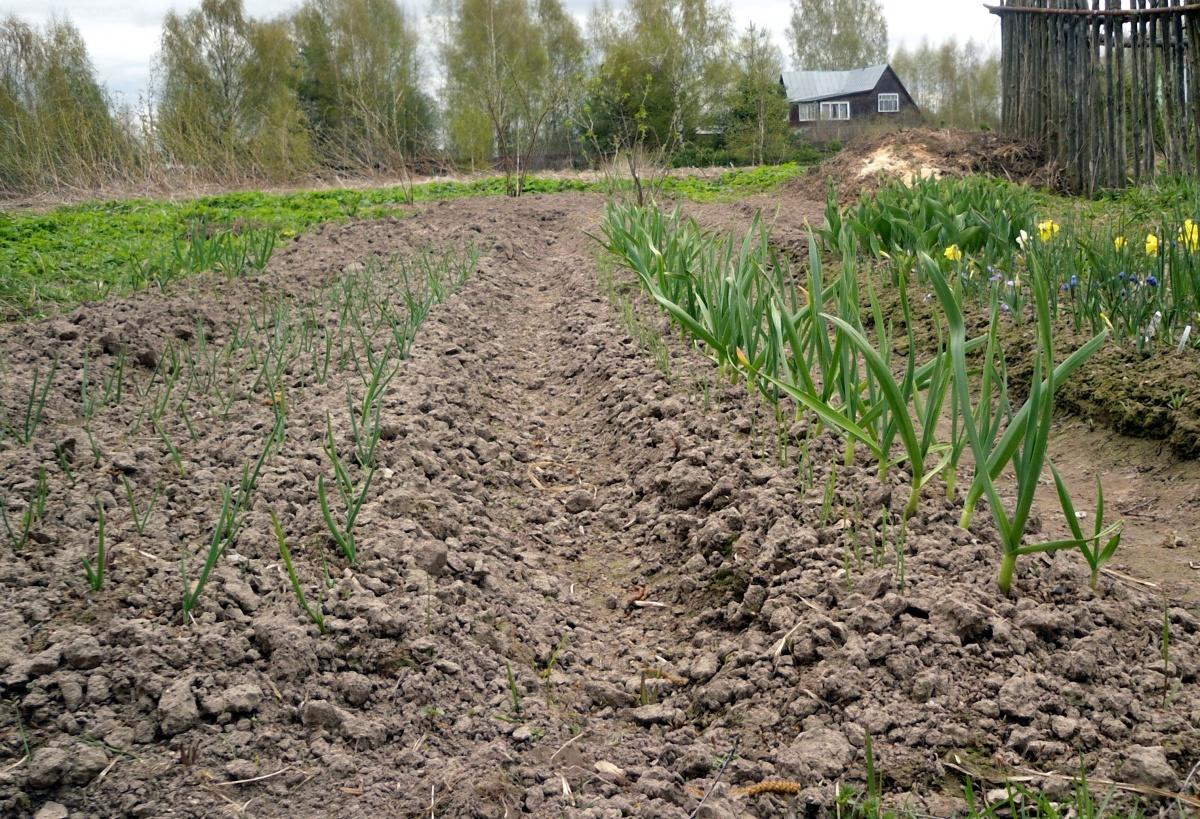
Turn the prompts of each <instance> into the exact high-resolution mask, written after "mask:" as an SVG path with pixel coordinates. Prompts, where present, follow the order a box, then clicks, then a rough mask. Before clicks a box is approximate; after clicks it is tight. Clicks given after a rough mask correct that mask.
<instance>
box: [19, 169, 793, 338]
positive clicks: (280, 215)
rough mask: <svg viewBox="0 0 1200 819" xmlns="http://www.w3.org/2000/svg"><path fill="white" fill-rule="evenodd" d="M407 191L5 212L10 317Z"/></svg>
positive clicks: (148, 282) (538, 188)
mask: <svg viewBox="0 0 1200 819" xmlns="http://www.w3.org/2000/svg"><path fill="white" fill-rule="evenodd" d="M802 172H803V169H802V168H801V167H800V166H798V165H795V164H791V165H780V166H774V167H762V168H750V169H738V170H731V171H727V172H725V173H723V174H722V175H720V176H719V177H716V178H714V179H697V178H693V177H681V178H675V177H672V178H669V179H668V180H667V182H666V184H665V185H664V192H665V193H668V194H671V195H675V196H681V197H685V198H689V199H694V200H697V201H712V200H716V199H722V198H736V197H739V196H746V195H750V194H754V193H762V192H766V191H770V190H773V189H774V188H776V187H778V186H779V185H780V184H782V183H783V182H785V181H787V180H788V179H792V178H794V177H796V176H798V175H799V174H800V173H802ZM605 189H606V186H605V185H604V183H602V182H590V181H586V180H582V179H550V178H542V177H531V178H530V179H529V180H528V181H527V185H526V191H527V192H528V193H563V192H568V191H602V190H605ZM406 193H407V191H406V190H405V189H404V188H402V187H385V188H372V189H364V190H347V189H342V190H320V191H301V192H294V193H261V192H257V191H250V192H243V193H229V194H221V195H217V196H205V197H201V198H198V199H192V200H186V201H180V202H166V201H154V200H148V199H126V200H119V201H111V202H92V203H86V204H80V205H69V206H65V207H59V208H55V209H53V210H49V211H45V212H40V213H11V212H0V320H12V319H21V318H30V317H39V316H45V315H52V314H54V313H58V312H60V311H63V310H69V309H72V308H74V307H76V306H78V305H79V304H81V303H83V302H87V301H95V300H98V299H103V298H105V297H107V296H109V295H125V294H128V293H130V292H133V291H135V290H138V289H142V288H145V287H149V286H154V285H155V284H156V282H165V281H169V280H170V279H172V278H174V277H175V276H176V275H179V274H181V273H187V272H199V270H198V269H190V270H189V269H188V266H189V264H191V265H193V266H194V265H195V261H194V260H192V261H191V262H189V260H188V259H187V258H186V250H187V247H186V246H187V245H188V243H189V241H190V239H191V237H193V236H194V235H196V233H197V231H204V232H206V233H207V234H209V235H213V236H218V237H219V236H221V235H222V234H231V235H233V236H235V237H237V236H241V237H246V238H247V239H249V237H250V236H252V235H262V234H270V235H271V236H274V237H275V239H276V240H277V242H276V244H277V245H278V244H282V243H284V242H285V241H287V240H289V239H292V238H294V237H296V236H298V235H299V234H301V233H303V232H304V231H306V230H308V229H310V228H311V227H313V226H314V225H318V224H321V223H323V222H331V221H338V220H344V219H352V218H359V219H378V218H383V217H387V216H393V215H403V214H405V213H407V212H408V202H407V198H406ZM503 194H504V179H503V177H492V178H487V179H478V180H472V181H469V182H457V181H446V182H426V183H423V184H420V185H416V186H414V187H413V188H412V196H413V200H414V201H416V202H430V201H435V200H444V199H458V198H463V197H470V196H501V195H503ZM181 251H183V252H181ZM253 267H254V266H253V265H251V268H253ZM201 269H211V268H207V267H202V268H201ZM237 272H242V271H240V270H239V271H237Z"/></svg>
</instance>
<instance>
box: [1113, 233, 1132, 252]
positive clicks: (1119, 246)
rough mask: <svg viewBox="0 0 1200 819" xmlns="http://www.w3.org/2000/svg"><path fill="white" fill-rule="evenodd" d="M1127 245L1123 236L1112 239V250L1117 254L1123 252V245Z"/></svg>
mask: <svg viewBox="0 0 1200 819" xmlns="http://www.w3.org/2000/svg"><path fill="white" fill-rule="evenodd" d="M1127 244H1129V242H1127V241H1125V237H1124V236H1118V237H1117V238H1115V239H1113V248H1114V249H1115V250H1116V251H1117V252H1118V253H1120V252H1121V251H1122V250H1124V249H1125V245H1127Z"/></svg>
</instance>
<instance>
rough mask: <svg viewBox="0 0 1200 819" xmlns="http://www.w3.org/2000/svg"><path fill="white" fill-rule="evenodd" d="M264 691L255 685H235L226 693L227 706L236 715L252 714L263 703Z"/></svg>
mask: <svg viewBox="0 0 1200 819" xmlns="http://www.w3.org/2000/svg"><path fill="white" fill-rule="evenodd" d="M262 698H263V693H262V689H261V688H259V687H258V686H257V685H256V684H254V683H242V684H241V685H234V686H231V687H230V688H229V690H227V691H226V692H225V706H226V708H228V709H229V710H230V711H232V712H234V713H235V714H251V713H253V712H255V711H257V710H258V706H259V703H261V702H262Z"/></svg>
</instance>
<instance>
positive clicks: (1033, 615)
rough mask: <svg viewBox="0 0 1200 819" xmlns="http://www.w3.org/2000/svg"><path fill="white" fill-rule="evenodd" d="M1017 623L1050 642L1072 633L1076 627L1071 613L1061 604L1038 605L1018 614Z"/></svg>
mask: <svg viewBox="0 0 1200 819" xmlns="http://www.w3.org/2000/svg"><path fill="white" fill-rule="evenodd" d="M1017 625H1018V626H1020V627H1021V628H1027V629H1029V630H1030V631H1032V632H1033V633H1034V634H1036V635H1037V636H1038V637H1040V638H1041V639H1043V640H1046V641H1048V642H1053V641H1055V640H1057V639H1058V638H1059V637H1061V636H1063V635H1066V634H1070V633H1071V631H1072V630H1074V628H1075V621H1074V619H1072V617H1071V615H1070V614H1068V613H1067V612H1066V611H1064V610H1063V609H1062V608H1061V607H1059V606H1050V605H1046V606H1037V607H1036V608H1032V609H1028V610H1026V611H1022V612H1020V613H1018V614H1017Z"/></svg>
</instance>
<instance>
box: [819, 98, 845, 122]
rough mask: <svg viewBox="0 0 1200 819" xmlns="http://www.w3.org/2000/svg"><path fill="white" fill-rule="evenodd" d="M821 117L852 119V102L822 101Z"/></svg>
mask: <svg viewBox="0 0 1200 819" xmlns="http://www.w3.org/2000/svg"><path fill="white" fill-rule="evenodd" d="M821 119H833V120H845V119H850V103H848V102H823V103H821Z"/></svg>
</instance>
